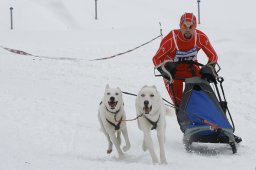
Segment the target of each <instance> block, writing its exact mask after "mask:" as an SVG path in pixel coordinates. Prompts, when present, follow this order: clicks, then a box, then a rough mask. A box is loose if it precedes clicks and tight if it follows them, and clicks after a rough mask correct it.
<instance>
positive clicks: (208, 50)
mask: <svg viewBox="0 0 256 170" xmlns="http://www.w3.org/2000/svg"><path fill="white" fill-rule="evenodd" d="M198 35H199V36H198V38H199V43H200V46H201V48H202V49H203V51H204V52H205V54H206V55H207V57H208V63H210V62H214V63H216V62H217V61H218V56H217V53H216V52H215V50H214V48H213V47H212V45H211V43H210V41H209V38H208V37H207V36H206V35H205V34H204V33H202V32H201V31H199V32H198Z"/></svg>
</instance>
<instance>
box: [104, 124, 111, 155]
mask: <svg viewBox="0 0 256 170" xmlns="http://www.w3.org/2000/svg"><path fill="white" fill-rule="evenodd" d="M102 131H103V133H104V134H105V136H106V137H107V140H108V149H107V154H110V153H111V152H112V148H113V143H112V142H111V140H110V137H109V135H108V133H107V132H106V130H105V128H102Z"/></svg>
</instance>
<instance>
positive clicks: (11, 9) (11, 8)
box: [10, 7, 13, 30]
mask: <svg viewBox="0 0 256 170" xmlns="http://www.w3.org/2000/svg"><path fill="white" fill-rule="evenodd" d="M12 11H13V7H10V17H11V30H13V17H12V16H13V15H12Z"/></svg>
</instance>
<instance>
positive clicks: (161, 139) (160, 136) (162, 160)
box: [157, 127, 167, 164]
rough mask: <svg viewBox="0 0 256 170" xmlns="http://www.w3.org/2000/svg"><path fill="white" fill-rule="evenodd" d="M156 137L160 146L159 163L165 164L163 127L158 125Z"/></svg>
mask: <svg viewBox="0 0 256 170" xmlns="http://www.w3.org/2000/svg"><path fill="white" fill-rule="evenodd" d="M157 138H158V143H159V148H160V163H161V164H167V161H166V157H165V147H164V146H165V145H164V143H165V129H164V127H162V128H161V127H159V128H158V129H157Z"/></svg>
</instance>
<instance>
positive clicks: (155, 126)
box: [144, 114, 160, 130]
mask: <svg viewBox="0 0 256 170" xmlns="http://www.w3.org/2000/svg"><path fill="white" fill-rule="evenodd" d="M144 117H145V118H146V119H147V121H148V122H149V123H150V124H151V125H152V126H153V127H152V128H151V130H154V129H156V128H157V123H158V121H159V119H160V114H159V117H158V119H157V121H155V122H153V121H152V120H150V119H149V118H147V116H145V115H144Z"/></svg>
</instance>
